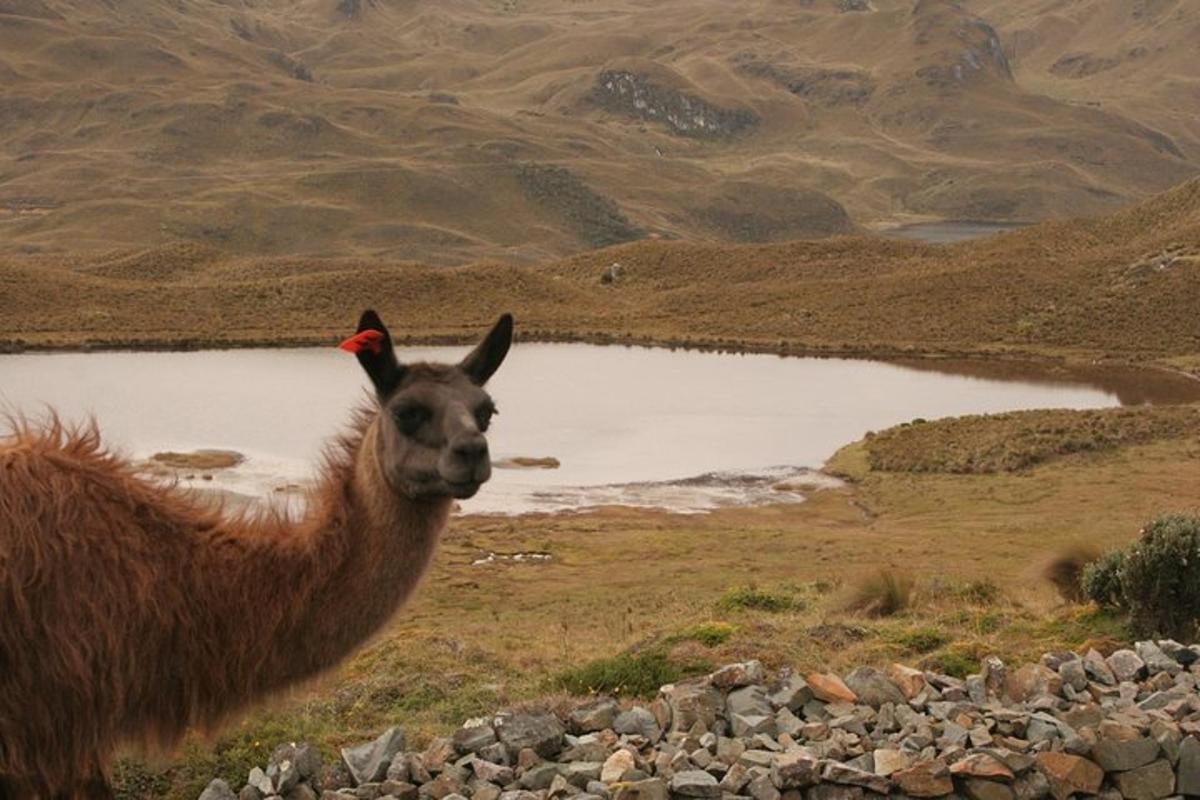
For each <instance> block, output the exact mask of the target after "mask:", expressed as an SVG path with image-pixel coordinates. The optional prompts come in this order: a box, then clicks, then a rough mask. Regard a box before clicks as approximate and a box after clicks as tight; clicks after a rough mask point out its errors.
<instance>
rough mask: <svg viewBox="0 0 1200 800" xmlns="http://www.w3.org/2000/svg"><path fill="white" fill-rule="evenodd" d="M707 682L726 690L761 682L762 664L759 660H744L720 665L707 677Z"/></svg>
mask: <svg viewBox="0 0 1200 800" xmlns="http://www.w3.org/2000/svg"><path fill="white" fill-rule="evenodd" d="M708 680H709V683H711V684H712V685H713V686H715V687H717V688H718V689H722V690H724V691H726V692H728V691H729V690H731V689H736V688H738V687H739V686H749V685H750V684H757V683H762V682H763V665H762V663H761V662H759V661H746V662H744V663H741V664H729V665H727V666H724V667H721V668H720V669H719V670H717V671H716V672H714V673H713V674H712V675H710V676H709V678H708Z"/></svg>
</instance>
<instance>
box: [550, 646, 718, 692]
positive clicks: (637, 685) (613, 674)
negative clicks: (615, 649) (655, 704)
mask: <svg viewBox="0 0 1200 800" xmlns="http://www.w3.org/2000/svg"><path fill="white" fill-rule="evenodd" d="M713 669H714V666H713V664H712V663H711V662H709V661H704V660H691V661H687V662H685V663H676V662H675V661H673V660H672V659H671V658H670V657H669V656H668V655H667V654H666V653H665V652H663V651H662V650H660V649H652V650H646V651H643V652H640V653H633V652H626V653H620V654H618V655H615V656H611V657H609V658H600V659H596V660H595V661H590V662H588V663H587V664H583V665H580V666H578V667H573V668H571V669H568V670H565V671H563V672H560V673H559V674H558V675H557V676H555V678H554V679H553V683H554V685H555V687H556V688H558V689H562V690H564V691H567V692H570V693H571V694H576V695H592V694H611V695H628V696H631V697H644V698H648V697H653V696H654V695H655V694H656V693H657V692H658V689H659V687H660V686H663V685H665V684H668V683H675V682H676V681H679V680H682V679H684V678H690V677H694V676H696V675H704V674H706V673H708V672H711V671H712V670H713Z"/></svg>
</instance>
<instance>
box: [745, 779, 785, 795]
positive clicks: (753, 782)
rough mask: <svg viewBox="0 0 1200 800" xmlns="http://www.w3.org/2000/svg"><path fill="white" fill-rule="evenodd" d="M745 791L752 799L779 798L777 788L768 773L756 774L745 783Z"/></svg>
mask: <svg viewBox="0 0 1200 800" xmlns="http://www.w3.org/2000/svg"><path fill="white" fill-rule="evenodd" d="M745 791H746V793H747V794H749V795H750V796H751V797H753V798H754V800H780V794H779V790H778V789H776V788H775V784H773V783H772V782H771V778H770V776H768V775H757V776H755V777H753V778H751V779H750V783H748V784H747V785H746V789H745Z"/></svg>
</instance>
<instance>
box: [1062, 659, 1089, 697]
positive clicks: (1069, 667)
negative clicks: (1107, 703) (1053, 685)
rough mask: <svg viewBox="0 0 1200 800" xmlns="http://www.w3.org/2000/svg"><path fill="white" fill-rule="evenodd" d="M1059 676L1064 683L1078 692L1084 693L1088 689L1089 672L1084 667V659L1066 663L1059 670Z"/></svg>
mask: <svg viewBox="0 0 1200 800" xmlns="http://www.w3.org/2000/svg"><path fill="white" fill-rule="evenodd" d="M1058 676H1059V677H1060V678H1062V679H1063V683H1065V684H1067V685H1068V686H1070V687H1071V688H1072V689H1074V690H1075V691H1077V692H1082V691H1083V690H1084V689H1086V688H1087V685H1088V676H1087V670H1086V669H1084V667H1083V660H1082V659H1078V658H1077V659H1075V660H1073V661H1064V662H1063V663H1062V666H1060V667H1059V668H1058Z"/></svg>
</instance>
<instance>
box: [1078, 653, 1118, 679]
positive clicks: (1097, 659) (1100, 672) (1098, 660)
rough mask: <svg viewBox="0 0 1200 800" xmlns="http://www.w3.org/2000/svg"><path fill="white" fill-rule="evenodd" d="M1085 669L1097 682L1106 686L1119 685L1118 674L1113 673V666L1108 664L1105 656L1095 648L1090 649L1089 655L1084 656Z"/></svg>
mask: <svg viewBox="0 0 1200 800" xmlns="http://www.w3.org/2000/svg"><path fill="white" fill-rule="evenodd" d="M1083 671H1084V672H1086V673H1087V676H1088V677H1089V678H1091V679H1092V680H1094V681H1095V682H1096V683H1099V684H1103V685H1104V686H1116V685H1117V676H1116V675H1114V674H1113V671H1112V668H1111V667H1109V666H1108V662H1107V661H1105V660H1104V656H1102V655H1100V653H1099V652H1097V651H1096V650H1094V649H1091V650H1088V651H1087V655H1085V656H1084V657H1083Z"/></svg>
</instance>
